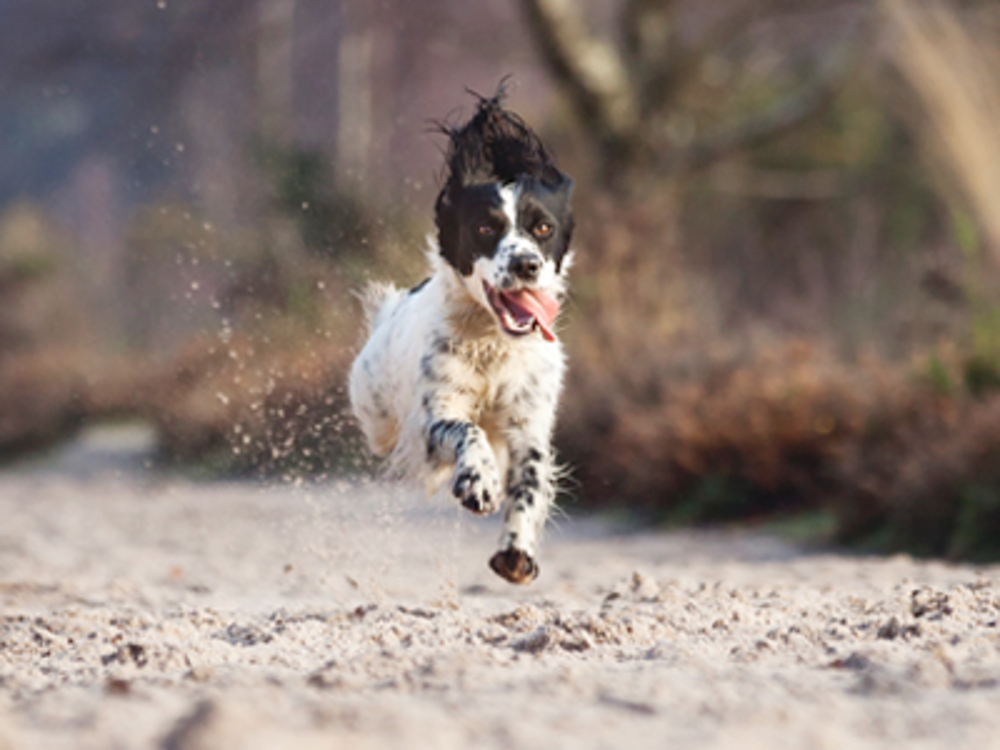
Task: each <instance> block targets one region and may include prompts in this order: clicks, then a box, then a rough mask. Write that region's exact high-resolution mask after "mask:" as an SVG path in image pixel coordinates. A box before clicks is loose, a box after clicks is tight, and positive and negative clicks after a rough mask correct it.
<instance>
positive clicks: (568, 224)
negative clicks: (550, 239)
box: [539, 167, 576, 271]
mask: <svg viewBox="0 0 1000 750" xmlns="http://www.w3.org/2000/svg"><path fill="white" fill-rule="evenodd" d="M539 181H540V182H541V184H542V185H543V186H544V187H545V188H546V189H547V190H548V191H549V194H550V196H551V199H550V201H549V202H548V205H549V206H550V208H551V209H553V210H554V211H555V213H556V214H557V217H558V219H559V236H558V237H557V238H555V242H556V245H555V247H554V248H553V250H552V259H553V260H554V261H555V263H556V271H561V270H562V262H563V258H564V257H565V256H566V253H567V252H569V243H570V240H571V239H572V238H573V229H574V227H575V226H576V221H575V219H574V218H573V207H572V198H573V180H572V179H570V178H569V176H568V175H566V174H565V173H563V172H560V171H559V170H558V169H556V168H555V167H549V168H547V169H546V170H545V172H543V174H542V176H541V178H540V180H539Z"/></svg>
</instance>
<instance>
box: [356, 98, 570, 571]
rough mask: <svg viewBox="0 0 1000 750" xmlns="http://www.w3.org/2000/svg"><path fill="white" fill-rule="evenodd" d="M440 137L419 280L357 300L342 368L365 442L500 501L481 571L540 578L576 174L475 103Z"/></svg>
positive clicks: (522, 127) (466, 492) (402, 466)
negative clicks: (495, 536)
mask: <svg viewBox="0 0 1000 750" xmlns="http://www.w3.org/2000/svg"><path fill="white" fill-rule="evenodd" d="M477 98H478V105H477V108H476V112H475V114H474V116H473V117H472V118H471V119H470V120H469V121H468V122H466V123H465V124H464V125H463V126H461V127H449V126H441V129H442V131H443V132H444V133H445V134H446V135H447V137H448V145H447V149H446V153H445V169H444V175H443V177H444V179H443V185H442V187H441V190H440V193H439V194H438V196H437V199H436V201H435V204H434V214H435V216H434V218H435V225H436V227H437V236H436V238H432V239H431V240H430V245H431V247H430V250H429V252H428V259H429V263H430V276H429V277H428V278H427V279H425V280H424V281H422V282H421V283H420V284H418V285H417V286H415V287H413V288H412V289H409V290H403V289H397V288H396V287H395V286H393V285H391V284H373V285H370V286H369V288H368V289H367V290H366V291H365V292H364V293H363V303H364V307H365V311H366V315H367V321H368V340H367V342H366V343H365V345H364V347H363V348H362V350H361V352H360V354H359V355H358V356H357V358H356V359H355V361H354V363H353V365H352V368H351V374H350V385H349V394H350V400H351V405H352V409H353V411H354V414H355V416H356V417H357V420H358V422H359V423H360V425H361V429H362V432H363V433H364V435H365V439H366V441H367V443H368V446H369V448H370V449H371V450H372V452H374V453H375V454H377V455H380V456H389V460H390V466H391V467H393V468H394V469H395V470H397V471H398V472H399V473H401V474H404V475H407V476H409V477H412V478H419V479H423V480H424V481H425V483H426V484H427V486H428V490H429V491H434V490H435V489H436V488H438V487H440V486H441V485H442V484H443V483H444V482H445V481H449V482H450V489H451V493H452V494H453V495H454V496H455V497H456V498H457V499H458V501H459V502H460V503H461V504H462V505H463V506H464V507H465V508H468V509H469V510H471V511H472V512H473V513H477V514H489V513H494V512H496V511H498V510H500V509H501V508H502V509H503V531H502V534H501V538H500V543H499V549H498V550H497V552H496V553H495V554H494V555H493V556H492V557H491V559H490V562H489V564H490V567H491V568H492V569H493V571H494V572H496V573H497V574H498V575H500V576H501V577H503V578H505V579H506V580H508V581H510V582H511V583H522V584H526V583H530V582H531V581H533V580H534V579H535V578H536V577H537V576H538V572H539V566H538V563H537V553H538V544H539V537H540V535H541V532H542V528H543V526H544V524H545V521H546V519H547V517H548V515H549V512H550V510H551V508H552V506H553V503H554V500H555V495H556V486H557V479H558V474H559V470H558V468H557V465H556V463H555V460H554V457H553V451H552V445H551V443H552V433H553V429H554V425H555V418H556V407H557V404H558V402H559V397H560V392H561V390H562V383H563V375H564V371H565V367H566V362H565V356H564V353H563V348H562V345H561V343H560V341H559V339H558V337H557V336H556V331H555V328H554V324H555V320H556V316H557V315H558V313H559V309H560V304H561V300H562V299H563V296H564V294H565V291H566V277H567V271H568V269H569V266H570V264H571V252H570V250H569V244H570V238H571V236H572V233H573V212H572V208H571V205H570V199H571V194H572V191H573V181H572V180H571V179H570V178H569V177H568V176H567V175H565V174H564V173H563V172H561V171H560V170H559V169H558V168H557V167H556V165H555V162H554V161H553V159H552V157H551V156H550V155H549V153H548V151H547V150H546V149H545V147H544V145H543V144H542V142H541V140H540V139H539V137H538V136H537V135H536V134H535V133H534V131H532V130H531V128H530V127H528V125H527V124H525V122H524V121H523V120H522V119H521V118H520V117H519V116H518V115H516V114H514V113H513V112H511V111H509V110H507V109H505V108H504V105H503V99H504V92H503V87H502V86H501V87H500V90H498V92H497V93H496V95H494V96H493V97H491V98H485V97H478V96H477Z"/></svg>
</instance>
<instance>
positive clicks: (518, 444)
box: [490, 378, 560, 583]
mask: <svg viewBox="0 0 1000 750" xmlns="http://www.w3.org/2000/svg"><path fill="white" fill-rule="evenodd" d="M559 383H560V380H559V379H557V378H551V379H549V380H548V381H546V380H544V379H541V378H534V379H531V380H530V381H529V387H527V388H525V389H524V390H523V391H522V392H521V393H520V394H515V396H514V398H513V400H512V402H511V403H510V404H509V405H507V408H508V410H509V411H508V417H507V425H506V430H505V434H506V437H507V444H508V447H509V449H510V469H509V471H508V473H507V493H506V494H507V500H506V507H505V510H504V524H503V531H502V533H501V536H500V549H499V551H498V552H497V553H496V554H495V555H494V556H493V557H492V559H491V560H490V567H491V568H493V570H494V572H495V573H497V574H498V575H500V576H502V577H503V578H506V579H507V580H508V581H510V582H512V583H531V581H533V580H534V579H535V578H536V577H538V570H539V568H538V563H537V562H536V556H537V552H538V543H539V540H540V537H541V533H542V528H543V527H544V525H545V521H546V519H547V518H548V515H549V510H550V509H551V507H552V503H553V502H554V501H555V495H556V469H555V463H554V460H553V457H552V448H551V441H552V429H553V426H554V420H555V405H556V402H557V400H558V397H559Z"/></svg>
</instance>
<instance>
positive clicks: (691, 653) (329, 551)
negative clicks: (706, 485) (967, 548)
mask: <svg viewBox="0 0 1000 750" xmlns="http://www.w3.org/2000/svg"><path fill="white" fill-rule="evenodd" d="M115 439H116V438H115V437H114V436H113V435H112V436H108V435H103V436H102V435H100V434H97V435H90V436H88V437H87V438H86V439H85V440H84V441H82V442H81V443H79V444H77V445H75V446H74V447H73V448H71V449H70V450H68V451H66V452H65V453H64V454H63V455H61V456H59V457H58V459H57V460H54V461H52V460H50V461H47V462H46V463H45V464H43V465H41V466H37V467H28V468H22V469H20V470H18V471H8V472H6V473H4V474H0V748H2V749H3V750H10V749H21V748H148V747H155V748H166V749H172V750H173V749H184V750H188V749H193V748H202V749H206V750H207V749H208V748H212V749H216V750H225V749H226V748H284V747H287V748H305V749H308V748H314V747H315V748H319V747H324V748H340V747H344V748H399V747H417V748H423V747H428V748H472V747H483V748H508V747H517V748H547V749H549V748H555V747H572V748H644V747H649V748H663V747H671V748H706V747H725V748H729V747H732V748H755V747H767V748H786V747H787V748H866V747H886V748H888V747H893V748H896V747H900V746H903V745H904V743H905V745H906V746H907V747H916V748H920V747H941V748H945V747H947V748H964V747H976V748H985V747H1000V627H998V626H997V622H998V619H1000V569H998V568H996V567H993V568H974V567H965V566H948V565H943V564H939V563H920V562H914V561H913V560H911V559H909V558H905V557H894V558H891V559H860V558H852V557H845V556H836V555H826V554H824V555H807V554H803V553H801V552H799V551H797V550H796V549H794V548H792V547H790V546H788V545H785V544H783V543H780V542H777V541H775V540H771V539H767V538H763V537H759V536H750V535H746V534H736V533H733V534H727V533H709V534H706V533H698V534H680V533H674V534H654V533H642V534H628V535H626V534H616V533H614V531H613V530H612V529H611V527H609V526H606V525H602V524H600V523H598V522H596V521H577V520H568V519H563V520H562V521H560V522H559V524H558V527H557V528H554V529H553V530H552V531H551V532H550V534H549V536H548V539H547V543H546V547H545V549H544V552H543V556H542V560H541V565H542V575H541V578H540V579H539V580H538V581H537V582H536V583H535V584H534V585H533V586H530V587H527V588H520V587H512V586H510V585H509V584H506V583H504V582H503V581H501V580H500V579H498V578H496V577H495V576H494V575H493V574H492V573H491V572H490V571H489V570H488V569H487V567H486V560H487V559H488V557H489V555H490V553H491V552H492V549H493V539H494V535H495V533H496V531H497V527H496V524H495V523H494V522H490V521H483V520H480V519H476V518H473V517H471V516H469V515H468V514H467V513H464V512H459V510H458V509H454V508H451V507H448V506H447V504H445V503H433V502H428V501H425V500H423V499H420V498H416V497H414V496H412V495H410V494H407V493H406V492H404V491H401V490H395V489H392V488H384V487H358V486H347V485H336V484H326V485H322V486H311V487H279V488H274V487H272V488H261V487H257V486H253V485H239V484H225V485H219V484H196V483H191V482H184V481H181V480H178V479H176V478H174V479H167V478H162V477H161V478H154V477H149V476H147V477H144V476H143V473H142V472H141V471H140V470H137V469H136V468H135V466H138V457H136V456H132V457H131V458H130V457H129V455H127V451H126V452H125V453H124V454H123V453H122V452H121V450H119V448H120V446H117V447H116V445H115ZM109 456H112V457H114V460H108V457H109ZM123 456H124V457H123ZM133 459H135V460H134V461H133ZM116 462H117V463H116ZM130 462H131V463H132V464H134V466H131V467H130V466H129V464H130Z"/></svg>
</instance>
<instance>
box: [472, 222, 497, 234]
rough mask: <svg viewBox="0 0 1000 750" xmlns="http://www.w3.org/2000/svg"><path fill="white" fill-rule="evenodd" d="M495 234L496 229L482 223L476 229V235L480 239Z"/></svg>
mask: <svg viewBox="0 0 1000 750" xmlns="http://www.w3.org/2000/svg"><path fill="white" fill-rule="evenodd" d="M496 233H497V230H496V227H494V226H493V225H492V224H488V223H485V222H484V223H482V224H480V225H479V226H477V227H476V234H478V235H479V236H480V237H492V236H493V235H495V234H496Z"/></svg>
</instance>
